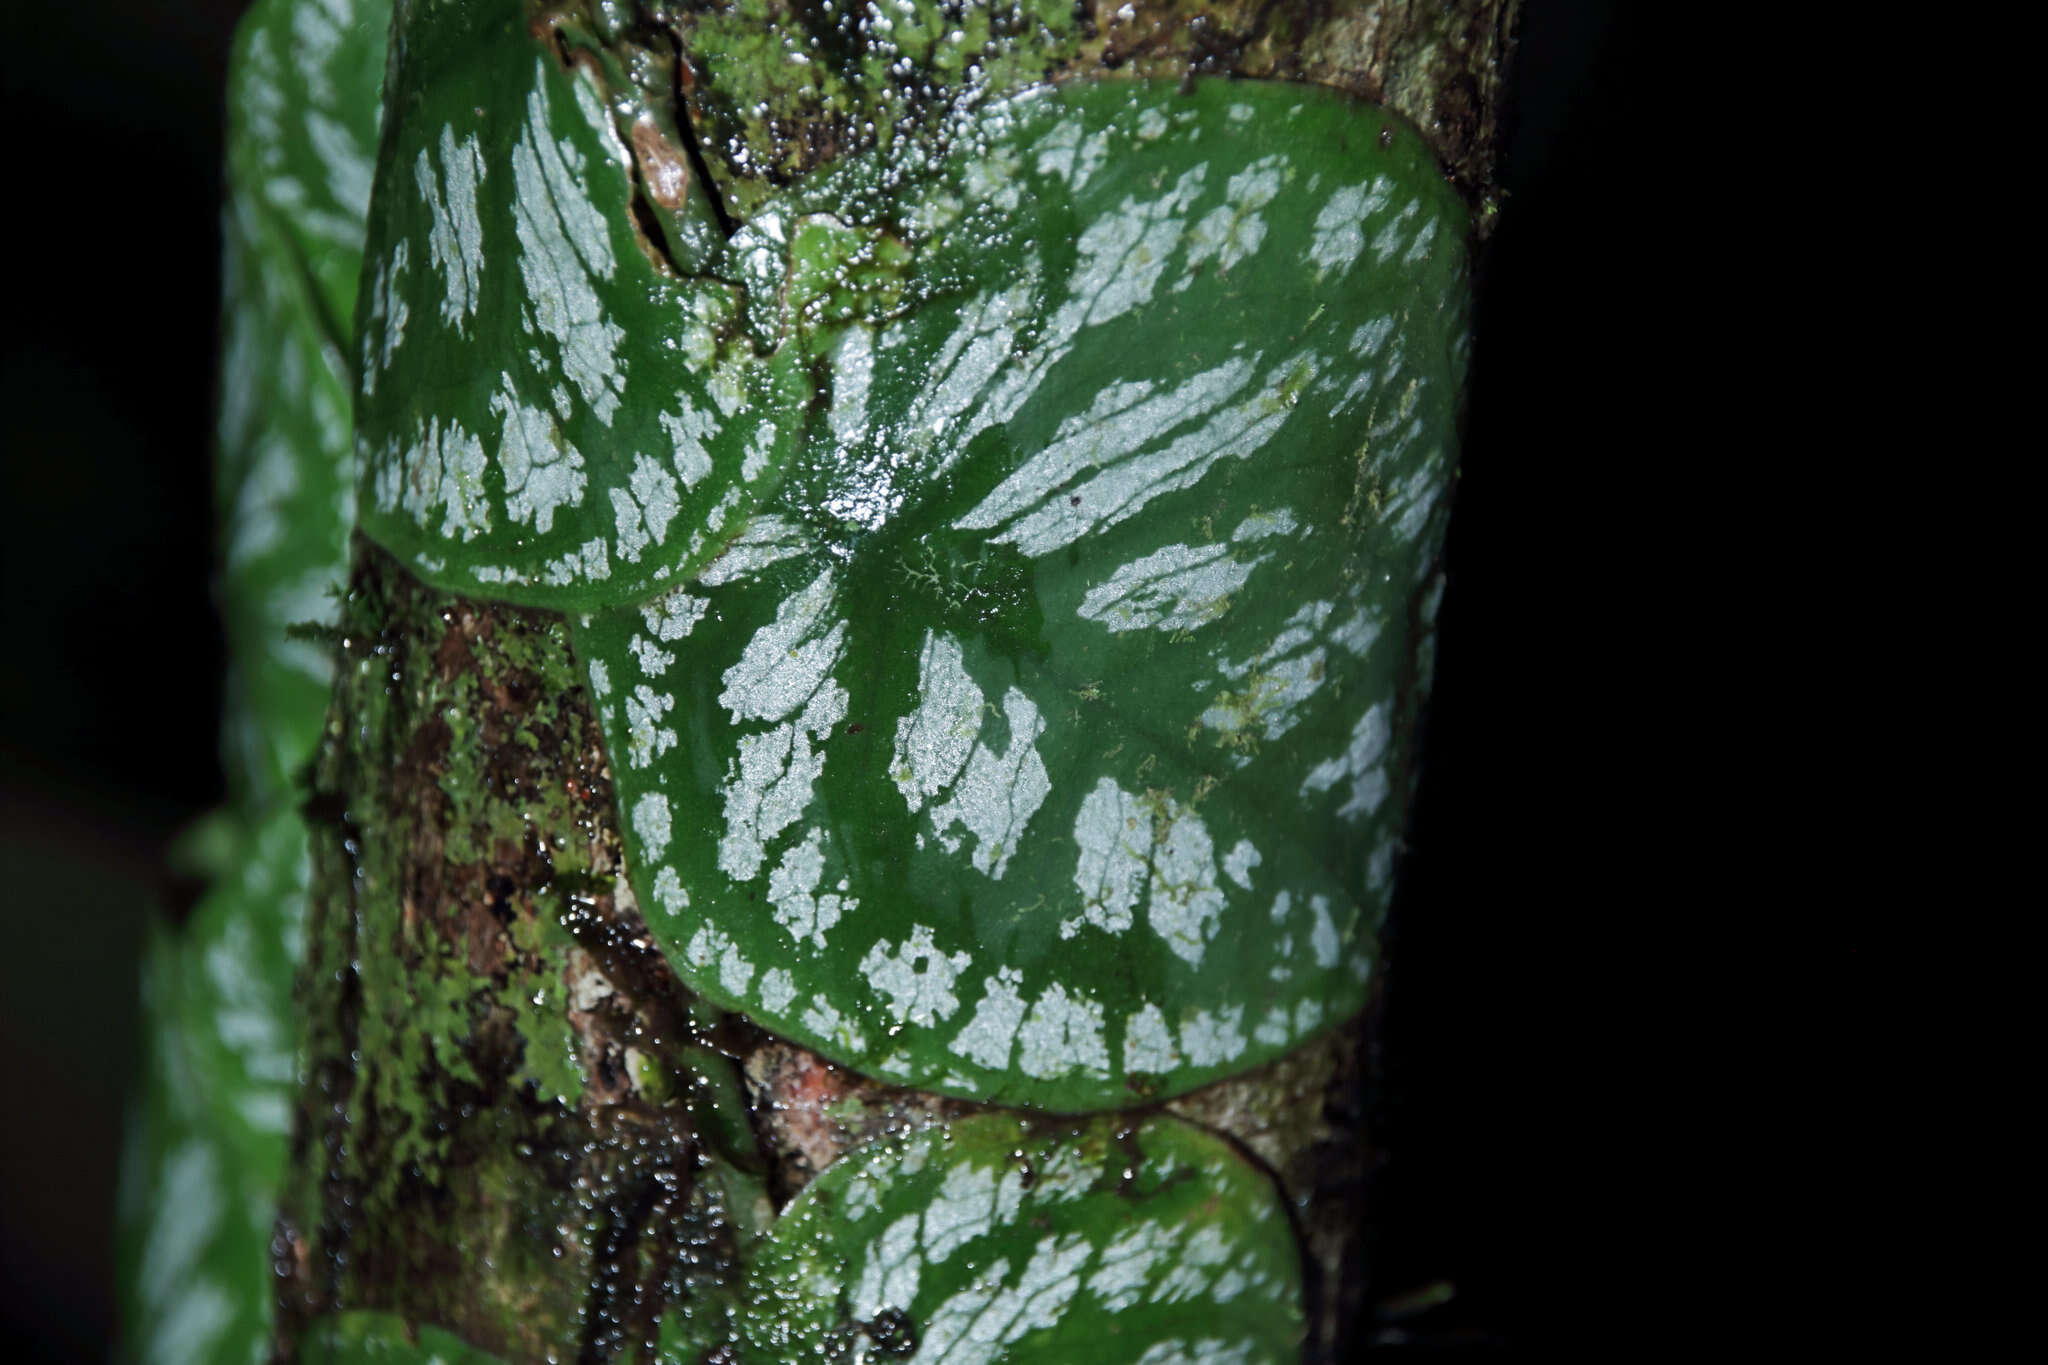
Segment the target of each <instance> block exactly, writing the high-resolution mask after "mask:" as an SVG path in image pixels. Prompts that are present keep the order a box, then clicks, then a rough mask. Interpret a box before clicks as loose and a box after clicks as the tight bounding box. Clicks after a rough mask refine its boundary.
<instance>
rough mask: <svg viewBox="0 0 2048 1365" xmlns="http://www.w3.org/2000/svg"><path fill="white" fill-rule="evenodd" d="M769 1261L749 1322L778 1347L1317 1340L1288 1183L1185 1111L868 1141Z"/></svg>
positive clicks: (1075, 1357) (1287, 1355) (901, 1350)
mask: <svg viewBox="0 0 2048 1365" xmlns="http://www.w3.org/2000/svg"><path fill="white" fill-rule="evenodd" d="M754 1276H755V1279H754V1291H753V1293H752V1294H751V1295H750V1297H749V1300H748V1304H747V1307H746V1309H745V1310H744V1311H743V1313H742V1318H741V1323H740V1341H741V1343H742V1347H743V1353H742V1359H744V1360H747V1361H756V1362H763V1365H767V1363H768V1362H776V1363H778V1365H779V1362H784V1361H791V1360H798V1359H812V1358H826V1359H838V1358H842V1357H841V1356H837V1355H834V1354H832V1352H833V1351H834V1350H837V1351H840V1352H843V1353H846V1356H845V1358H851V1359H856V1360H858V1359H867V1360H876V1359H904V1360H920V1361H931V1362H935V1363H936V1362H945V1365H979V1363H980V1362H991V1361H1005V1362H1008V1363H1009V1365H1055V1363H1057V1365H1194V1362H1197V1361H1200V1362H1204V1363H1205V1365H1226V1362H1227V1363H1228V1365H1261V1363H1262V1362H1281V1361H1294V1360H1298V1359H1299V1358H1300V1351H1301V1339H1302V1328H1303V1316H1302V1301H1301V1269H1300V1261H1299V1253H1298V1252H1297V1250H1296V1247H1295V1241H1294V1234H1293V1230H1292V1229H1291V1227H1290V1226H1289V1224H1288V1221H1287V1215H1286V1212H1285V1210H1284V1209H1283V1208H1282V1207H1281V1204H1280V1201H1279V1199H1278V1198H1277V1197H1276V1195H1275V1194H1274V1191H1273V1186H1272V1183H1271V1182H1270V1181H1269V1180H1267V1179H1266V1178H1265V1177H1264V1176H1263V1175H1261V1174H1260V1173H1259V1172H1258V1171H1256V1170H1254V1169H1252V1168H1251V1167H1250V1166H1249V1165H1247V1164H1246V1162H1245V1161H1244V1160H1243V1158H1241V1157H1239V1156H1238V1155H1237V1154H1236V1153H1235V1152H1234V1151H1232V1150H1231V1149H1230V1148H1229V1147H1228V1146H1226V1145H1225V1144H1224V1143H1223V1142H1222V1141H1221V1140H1219V1139H1217V1138H1215V1137H1212V1136H1210V1135H1209V1134H1207V1133H1204V1132H1202V1131H1201V1130H1200V1129H1197V1128H1194V1127H1192V1126H1190V1125H1188V1124H1185V1123H1182V1122H1180V1121H1179V1120H1176V1119H1170V1118H1154V1119H1149V1120H1147V1121H1145V1122H1144V1123H1142V1124H1139V1125H1138V1126H1137V1127H1136V1128H1135V1129H1126V1128H1123V1127H1121V1126H1120V1125H1119V1123H1118V1122H1117V1121H1116V1120H1110V1119H1096V1120H1093V1121H1083V1122H1078V1123H1076V1122H1072V1121H1036V1122H1028V1121H1020V1120H1018V1119H1015V1118H1011V1117H1007V1116H1000V1115H984V1116H979V1117H975V1118H969V1119H965V1120H962V1121H960V1122H958V1123H955V1124H952V1125H950V1126H948V1127H945V1128H939V1129H931V1130H927V1131H925V1132H921V1133H917V1134H915V1135H913V1136H911V1137H908V1138H905V1139H901V1140H897V1141H888V1142H883V1143H880V1144H877V1145H875V1146H873V1147H869V1148H867V1149H864V1150H862V1151H860V1152H857V1153H854V1154H852V1155H850V1156H847V1157H845V1158H842V1159H841V1160H839V1161H838V1162H835V1163H834V1164H833V1165H831V1166H830V1167H827V1168H826V1170H825V1172H824V1173H823V1174H822V1175H820V1176H819V1177H818V1178H817V1180H815V1181H813V1182H812V1183H811V1185H810V1186H809V1187H807V1188H806V1189H805V1190H804V1192H803V1193H802V1194H801V1195H799V1196H798V1197H797V1198H796V1199H795V1200H794V1201H792V1202H791V1204H790V1206H789V1207H788V1209H786V1210H785V1211H784V1213H783V1216H782V1219H781V1221H780V1222H778V1223H777V1224H776V1226H775V1231H774V1232H773V1233H772V1234H771V1235H770V1236H769V1238H768V1241H767V1244H766V1246H765V1247H764V1248H763V1251H762V1255H761V1258H760V1259H759V1260H758V1261H757V1262H756V1264H755V1267H754ZM863 1351H864V1352H865V1353H863Z"/></svg>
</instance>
